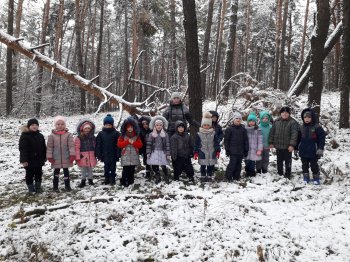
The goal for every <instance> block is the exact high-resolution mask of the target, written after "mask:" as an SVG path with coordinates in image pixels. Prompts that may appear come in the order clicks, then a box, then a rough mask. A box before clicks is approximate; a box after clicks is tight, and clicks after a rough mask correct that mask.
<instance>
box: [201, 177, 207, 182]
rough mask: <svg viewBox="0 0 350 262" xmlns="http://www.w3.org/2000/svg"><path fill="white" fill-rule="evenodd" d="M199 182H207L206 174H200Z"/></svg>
mask: <svg viewBox="0 0 350 262" xmlns="http://www.w3.org/2000/svg"><path fill="white" fill-rule="evenodd" d="M201 182H202V183H205V182H208V179H207V176H206V175H204V176H203V175H202V176H201Z"/></svg>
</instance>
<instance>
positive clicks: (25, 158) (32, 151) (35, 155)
mask: <svg viewBox="0 0 350 262" xmlns="http://www.w3.org/2000/svg"><path fill="white" fill-rule="evenodd" d="M19 153H20V154H19V161H20V163H24V162H27V163H28V166H29V167H40V166H43V165H44V164H45V161H46V144H45V138H44V136H43V135H42V134H41V133H40V131H36V132H32V131H30V130H29V128H28V127H27V126H23V127H22V134H21V137H20V138H19Z"/></svg>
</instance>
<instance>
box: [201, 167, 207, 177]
mask: <svg viewBox="0 0 350 262" xmlns="http://www.w3.org/2000/svg"><path fill="white" fill-rule="evenodd" d="M206 175H207V166H205V165H201V176H206Z"/></svg>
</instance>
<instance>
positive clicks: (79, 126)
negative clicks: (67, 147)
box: [77, 119, 95, 136]
mask: <svg viewBox="0 0 350 262" xmlns="http://www.w3.org/2000/svg"><path fill="white" fill-rule="evenodd" d="M84 123H89V124H90V125H91V126H92V129H91V131H92V132H91V134H95V124H94V123H93V122H92V121H91V120H89V119H82V120H81V121H80V122H79V123H78V125H77V134H78V136H80V135H81V131H82V125H83V124H84Z"/></svg>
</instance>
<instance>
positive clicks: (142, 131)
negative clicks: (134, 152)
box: [139, 116, 152, 155]
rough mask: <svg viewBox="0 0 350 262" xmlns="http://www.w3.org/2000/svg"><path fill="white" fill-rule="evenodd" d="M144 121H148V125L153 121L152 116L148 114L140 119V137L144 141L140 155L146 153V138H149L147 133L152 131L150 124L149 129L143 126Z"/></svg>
mask: <svg viewBox="0 0 350 262" xmlns="http://www.w3.org/2000/svg"><path fill="white" fill-rule="evenodd" d="M143 121H147V122H148V125H149V123H150V122H151V118H150V117H148V116H141V117H140V119H139V127H140V138H141V141H142V148H141V149H140V151H139V154H140V155H144V154H146V138H147V135H148V134H149V133H151V132H152V130H151V129H150V128H149V126H148V129H144V128H143V125H142V122H143Z"/></svg>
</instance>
